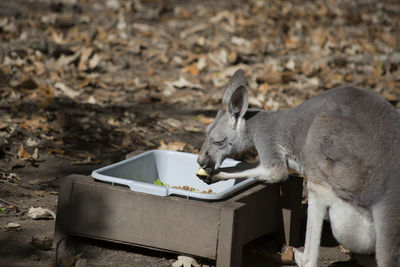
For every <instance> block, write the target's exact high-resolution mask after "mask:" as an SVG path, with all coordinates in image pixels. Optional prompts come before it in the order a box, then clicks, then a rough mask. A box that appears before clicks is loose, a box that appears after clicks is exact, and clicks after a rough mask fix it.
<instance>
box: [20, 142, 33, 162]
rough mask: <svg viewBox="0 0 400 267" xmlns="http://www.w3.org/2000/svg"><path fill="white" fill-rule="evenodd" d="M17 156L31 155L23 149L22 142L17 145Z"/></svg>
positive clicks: (27, 157)
mask: <svg viewBox="0 0 400 267" xmlns="http://www.w3.org/2000/svg"><path fill="white" fill-rule="evenodd" d="M17 156H18V158H19V159H29V158H30V157H31V155H30V154H29V153H28V151H26V150H25V147H24V145H23V144H20V145H19V150H18V153H17Z"/></svg>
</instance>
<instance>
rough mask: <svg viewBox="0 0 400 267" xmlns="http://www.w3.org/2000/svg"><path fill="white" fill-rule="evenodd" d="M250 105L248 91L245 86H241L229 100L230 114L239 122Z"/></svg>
mask: <svg viewBox="0 0 400 267" xmlns="http://www.w3.org/2000/svg"><path fill="white" fill-rule="evenodd" d="M248 105H249V102H248V97H247V90H246V88H244V87H243V86H239V87H238V88H236V90H235V91H234V92H233V93H232V96H231V98H230V100H229V104H228V113H229V114H230V115H231V116H233V117H234V118H235V119H236V120H237V119H238V118H240V117H243V115H244V114H245V113H246V111H247V107H248Z"/></svg>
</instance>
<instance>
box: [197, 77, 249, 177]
mask: <svg viewBox="0 0 400 267" xmlns="http://www.w3.org/2000/svg"><path fill="white" fill-rule="evenodd" d="M246 87H247V82H246V79H245V78H244V73H243V71H242V70H238V71H236V72H235V74H234V75H233V76H232V78H231V80H230V81H229V84H228V88H227V90H226V92H225V94H224V96H223V98H222V108H221V109H220V110H219V111H218V114H217V116H216V117H215V119H214V121H213V122H212V123H211V124H210V125H208V127H207V129H206V139H205V141H204V143H203V146H202V148H201V150H200V153H199V156H198V159H197V162H198V163H199V165H200V166H201V167H203V168H204V169H206V170H207V171H208V172H209V173H213V172H214V171H215V170H217V169H218V168H219V166H220V165H221V163H222V161H223V160H224V159H225V158H226V157H228V156H230V155H233V154H236V153H239V152H241V151H243V150H245V149H246V148H247V146H248V141H247V139H246V134H245V131H246V129H245V120H244V115H245V113H246V111H247V107H248V97H247V90H246Z"/></svg>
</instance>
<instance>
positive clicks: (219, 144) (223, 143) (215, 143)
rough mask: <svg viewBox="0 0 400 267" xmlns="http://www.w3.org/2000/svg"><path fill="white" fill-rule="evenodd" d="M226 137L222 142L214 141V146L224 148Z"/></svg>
mask: <svg viewBox="0 0 400 267" xmlns="http://www.w3.org/2000/svg"><path fill="white" fill-rule="evenodd" d="M226 139H227V138H226V137H225V138H224V139H222V140H218V139H217V140H212V143H213V144H214V145H217V146H223V145H225V143H226Z"/></svg>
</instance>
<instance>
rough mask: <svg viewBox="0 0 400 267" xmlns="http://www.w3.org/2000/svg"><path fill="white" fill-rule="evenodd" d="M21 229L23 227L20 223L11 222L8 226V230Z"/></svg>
mask: <svg viewBox="0 0 400 267" xmlns="http://www.w3.org/2000/svg"><path fill="white" fill-rule="evenodd" d="M20 227H21V225H20V224H19V223H13V222H9V223H8V224H7V228H8V229H15V228H20Z"/></svg>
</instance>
